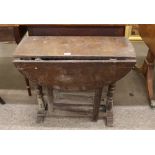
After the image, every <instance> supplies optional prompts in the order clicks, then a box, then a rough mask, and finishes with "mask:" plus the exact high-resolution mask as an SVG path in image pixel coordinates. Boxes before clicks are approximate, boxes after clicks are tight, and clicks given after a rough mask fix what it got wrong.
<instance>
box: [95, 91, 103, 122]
mask: <svg viewBox="0 0 155 155" xmlns="http://www.w3.org/2000/svg"><path fill="white" fill-rule="evenodd" d="M101 97H102V88H99V89H97V90H96V91H95V96H94V106H93V121H97V120H98V115H99V108H100V103H101Z"/></svg>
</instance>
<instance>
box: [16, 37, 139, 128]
mask: <svg viewBox="0 0 155 155" xmlns="http://www.w3.org/2000/svg"><path fill="white" fill-rule="evenodd" d="M13 62H14V64H15V66H16V67H17V69H18V70H19V71H20V72H21V73H22V74H23V75H24V76H25V77H27V78H28V79H29V80H31V81H32V82H33V83H35V84H36V90H37V91H36V92H37V100H38V105H39V109H38V120H39V121H41V120H43V119H44V117H45V116H46V112H47V110H48V104H47V103H46V101H45V98H44V92H43V90H44V89H43V88H47V92H48V97H49V100H50V101H49V102H50V103H52V90H53V88H54V89H61V90H71V91H72V90H76V91H77V90H80V91H84V90H94V91H95V96H94V104H93V105H94V106H93V113H92V119H93V120H94V121H97V120H98V115H99V107H100V101H101V95H102V88H103V87H104V86H105V85H108V92H107V102H106V112H105V115H104V116H105V118H106V121H107V126H112V125H113V92H114V88H115V83H116V81H118V80H119V79H121V78H122V77H124V76H125V75H126V74H127V73H128V72H129V71H130V70H131V69H132V67H133V66H134V65H135V63H136V59H135V52H134V49H133V46H132V45H131V43H130V42H129V41H128V39H126V38H125V37H103V36H91V37H90V36H89V37H88V36H29V37H28V36H26V37H24V39H23V40H22V41H21V42H20V44H19V45H18V47H17V49H16V51H15V53H14V61H13ZM122 95H123V94H122Z"/></svg>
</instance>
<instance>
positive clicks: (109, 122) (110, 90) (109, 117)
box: [106, 83, 115, 127]
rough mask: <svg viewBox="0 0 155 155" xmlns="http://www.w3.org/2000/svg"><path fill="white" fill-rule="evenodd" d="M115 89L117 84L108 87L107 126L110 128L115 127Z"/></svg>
mask: <svg viewBox="0 0 155 155" xmlns="http://www.w3.org/2000/svg"><path fill="white" fill-rule="evenodd" d="M114 89H115V83H112V84H110V85H109V87H108V93H107V102H106V124H107V126H109V127H112V126H113V94H114Z"/></svg>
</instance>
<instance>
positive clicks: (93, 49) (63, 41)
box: [14, 36, 135, 59]
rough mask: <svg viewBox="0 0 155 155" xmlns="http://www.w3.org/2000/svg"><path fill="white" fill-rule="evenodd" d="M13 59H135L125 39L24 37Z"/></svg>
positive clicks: (131, 47) (129, 44)
mask: <svg viewBox="0 0 155 155" xmlns="http://www.w3.org/2000/svg"><path fill="white" fill-rule="evenodd" d="M14 57H52V58H62V57H63V58H64V57H65V58H73V57H76V58H77V57H82V59H85V58H91V57H94V58H95V59H96V58H100V59H106V58H123V59H135V52H134V48H133V46H132V44H131V43H130V42H129V41H128V39H126V38H125V37H103V36H97V37H96V36H91V37H88V36H82V37H79V36H65V37H64V36H41V37H40V36H25V37H24V39H23V40H22V41H21V42H20V44H19V45H18V47H17V49H16V51H15V53H14Z"/></svg>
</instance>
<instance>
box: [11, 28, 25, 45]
mask: <svg viewBox="0 0 155 155" xmlns="http://www.w3.org/2000/svg"><path fill="white" fill-rule="evenodd" d="M13 29H14V37H15V41H16V43H17V44H19V43H20V41H21V40H22V38H23V36H24V35H25V33H26V31H27V27H26V26H15V27H13Z"/></svg>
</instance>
